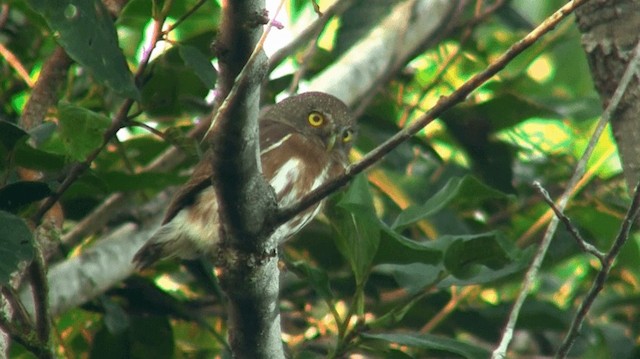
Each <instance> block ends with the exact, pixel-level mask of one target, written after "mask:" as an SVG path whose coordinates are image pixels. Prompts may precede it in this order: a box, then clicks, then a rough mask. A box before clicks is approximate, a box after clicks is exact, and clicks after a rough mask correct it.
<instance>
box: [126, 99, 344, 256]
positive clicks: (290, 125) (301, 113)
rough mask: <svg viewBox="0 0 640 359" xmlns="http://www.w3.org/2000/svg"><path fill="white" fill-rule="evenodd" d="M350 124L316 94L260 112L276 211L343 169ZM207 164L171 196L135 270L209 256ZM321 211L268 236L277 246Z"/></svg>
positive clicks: (212, 197) (339, 106) (265, 169)
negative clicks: (163, 261) (176, 259)
mask: <svg viewBox="0 0 640 359" xmlns="http://www.w3.org/2000/svg"><path fill="white" fill-rule="evenodd" d="M354 126H355V123H354V120H353V118H352V117H351V115H350V114H349V110H348V108H347V106H346V105H345V104H344V103H343V102H342V101H340V100H338V99H337V98H335V97H333V96H331V95H328V94H325V93H321V92H307V93H303V94H301V95H297V96H293V97H290V98H287V99H286V100H284V101H281V102H280V103H278V104H276V105H274V106H272V107H270V108H269V109H268V110H266V111H264V112H263V114H262V115H261V117H260V120H259V129H260V160H261V163H262V173H263V175H264V176H265V179H266V180H267V181H268V182H269V184H270V185H271V186H272V187H273V189H274V190H275V193H276V199H277V201H278V206H279V207H286V206H289V205H291V204H293V203H295V202H296V201H298V200H299V199H300V198H302V197H303V196H305V195H306V194H307V193H309V192H311V191H312V190H313V189H315V188H317V187H318V186H320V185H321V184H323V183H324V182H326V181H327V180H330V179H332V178H334V177H336V176H338V175H340V174H341V173H342V172H343V171H344V169H345V167H346V165H347V164H348V153H349V150H350V149H351V145H352V143H353V140H354ZM210 163H211V159H210V158H206V156H205V158H204V159H203V160H202V161H200V163H199V164H198V165H197V166H196V168H195V169H194V172H193V174H192V176H191V178H190V180H189V181H188V182H187V183H186V184H185V185H184V186H183V187H182V188H181V189H180V190H179V191H178V192H177V193H176V195H175V196H174V198H173V200H172V202H171V204H170V205H169V209H168V210H167V213H166V215H165V218H164V220H163V222H162V226H161V227H160V228H159V229H158V231H157V232H156V233H155V234H154V235H153V236H152V237H151V238H150V239H149V240H148V241H147V243H146V244H145V245H144V246H143V247H142V248H141V249H140V250H139V251H138V252H137V253H136V255H135V257H134V258H133V262H134V264H135V266H136V267H137V268H139V269H142V268H146V267H148V266H150V265H151V264H153V263H154V262H156V261H157V260H159V259H163V258H169V257H174V256H176V257H179V258H183V259H193V258H197V257H200V256H204V257H209V258H212V257H213V256H214V254H215V251H216V247H217V244H218V241H219V239H218V226H219V218H218V202H217V199H216V194H215V191H214V189H213V188H212V186H211V175H212V170H211V164H210ZM321 207H322V202H321V203H319V204H317V205H315V206H311V207H310V208H309V209H307V210H305V211H303V212H301V213H300V214H298V215H297V216H295V217H294V218H292V219H291V220H289V221H288V222H286V223H284V224H283V225H281V226H280V227H278V228H277V229H276V230H275V232H274V234H273V236H276V237H275V238H276V239H277V240H278V241H279V242H282V241H284V240H286V239H288V238H290V237H291V236H292V235H294V234H295V233H296V232H298V231H299V230H300V229H302V228H303V227H304V226H305V225H306V224H307V223H309V221H310V220H311V219H312V218H313V217H314V216H315V215H316V214H318V212H319V211H320V209H321Z"/></svg>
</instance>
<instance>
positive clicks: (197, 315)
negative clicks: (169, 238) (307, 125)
mask: <svg viewBox="0 0 640 359" xmlns="http://www.w3.org/2000/svg"><path fill="white" fill-rule="evenodd" d="M285 3H286V6H285V7H284V9H285V10H283V13H281V14H280V16H279V17H278V21H277V22H276V24H275V25H276V27H278V28H280V29H278V28H273V29H272V30H271V34H270V35H269V36H270V38H268V39H269V40H268V42H267V50H269V51H270V52H272V50H274V49H284V50H282V51H280V52H276V53H275V54H274V55H273V56H272V57H271V62H270V67H271V68H270V70H272V71H271V72H270V76H269V78H268V79H265V81H264V87H263V91H262V97H263V103H265V104H269V103H273V102H274V101H275V100H276V99H280V98H282V97H283V94H286V92H287V91H294V92H295V91H298V90H300V91H304V90H307V89H316V90H324V91H327V92H331V93H334V94H336V95H338V96H339V97H341V98H342V99H343V100H344V101H345V102H347V103H348V104H349V105H350V106H351V108H352V109H353V111H354V113H355V114H356V115H357V116H358V122H359V137H358V141H357V143H356V148H355V149H354V151H353V153H352V158H353V160H354V161H357V160H358V159H360V158H361V157H362V156H363V155H365V154H366V153H368V152H369V151H371V150H372V149H374V148H375V147H376V146H378V145H379V144H380V143H381V142H382V141H384V140H385V139H387V138H389V137H390V136H392V135H393V134H395V133H397V132H398V131H399V130H400V129H402V128H406V127H407V126H408V125H409V124H411V123H414V122H415V121H416V120H418V119H419V118H421V117H422V116H423V115H424V114H425V112H426V111H427V110H429V109H430V108H432V107H433V106H434V105H436V104H437V103H438V101H439V100H440V99H441V97H442V96H448V95H449V94H451V93H452V91H454V90H455V89H456V88H458V87H460V86H461V85H462V84H463V83H464V82H465V81H467V80H469V79H470V78H471V77H472V76H473V75H475V74H477V73H479V72H481V71H483V70H485V69H486V68H487V66H488V65H489V64H490V63H491V62H493V61H494V60H496V59H497V58H498V57H499V56H500V55H501V54H503V53H504V52H505V51H507V50H508V49H509V47H510V46H512V45H513V44H514V43H515V42H517V41H518V40H519V39H521V38H522V37H523V36H524V35H526V34H527V33H528V32H529V31H530V30H531V29H532V28H533V27H535V26H537V24H539V23H540V22H542V21H543V20H544V19H545V17H546V16H549V15H550V14H551V13H553V12H554V11H555V10H557V9H558V8H560V7H561V6H563V5H564V3H565V2H564V1H560V0H553V1H544V2H543V1H538V2H530V1H506V2H503V1H499V0H497V1H482V0H476V1H427V2H420V1H416V2H407V3H415V4H413V5H412V6H419V5H418V3H419V4H423V3H428V5H424V6H427V7H428V9H429V10H430V11H431V12H430V13H429V14H428V15H426V16H427V17H426V18H427V19H429V21H428V22H424V23H421V24H419V26H417V27H412V26H413V24H412V20H411V18H409V17H406V18H402V21H401V22H404V23H406V24H407V29H408V30H407V31H411V34H412V35H413V34H415V33H416V32H417V31H419V30H416V29H422V30H424V34H421V37H420V38H419V40H418V41H417V42H418V43H419V46H417V47H416V48H415V49H413V50H406V49H404V48H403V44H405V43H408V42H409V40H406V42H404V40H403V41H401V42H399V41H398V40H397V39H396V40H395V42H394V41H393V40H392V41H391V42H386V43H385V42H384V41H388V40H387V39H386V38H385V36H377V35H376V36H370V35H369V34H370V31H382V33H391V32H392V30H391V28H390V27H388V25H386V26H387V27H385V25H384V24H386V23H385V21H389V18H390V17H392V16H390V15H394V14H401V13H400V12H398V11H399V10H398V9H399V8H400V6H399V4H402V3H403V2H400V1H398V2H388V1H345V0H342V1H338V2H337V3H336V4H333V3H331V2H328V1H327V2H325V1H319V2H317V3H316V2H312V1H300V0H297V1H289V2H285ZM105 4H107V5H108V7H109V11H110V12H107V10H106V9H107V7H105V6H103V5H100V3H98V2H95V3H94V2H92V1H68V2H65V4H64V5H63V6H62V7H61V5H60V4H59V3H58V2H50V1H43V0H12V1H8V2H5V3H3V4H2V5H1V6H0V50H2V51H1V55H2V57H1V60H0V74H1V75H0V76H1V77H2V81H1V82H0V120H1V121H0V158H2V161H0V181H1V182H0V209H1V211H0V242H1V243H0V284H2V285H3V289H2V297H3V303H4V304H3V307H2V312H3V313H2V314H3V315H2V321H0V327H1V328H2V329H3V332H4V333H9V334H11V338H12V340H11V341H10V342H11V346H10V348H9V349H7V347H6V345H7V343H8V342H9V341H8V339H7V337H6V336H5V338H4V341H3V343H4V345H5V350H6V353H8V355H9V356H10V357H12V358H13V357H15V358H29V357H33V356H34V355H35V356H38V357H47V356H48V355H49V353H48V350H47V348H51V349H52V350H53V351H54V352H55V355H57V356H60V357H69V358H86V357H88V358H102V357H105V358H125V357H131V358H151V357H153V358H174V357H175V358H207V357H226V356H228V354H229V352H228V346H227V344H226V342H225V338H226V333H227V329H228V328H227V321H226V310H225V301H226V299H225V296H224V295H223V294H222V292H221V290H220V288H219V287H218V285H217V282H216V280H215V277H214V276H211V275H210V273H198V274H194V273H195V272H193V271H189V270H187V266H185V265H183V264H180V263H177V262H176V261H167V262H164V263H161V264H159V265H157V266H155V267H154V268H153V269H152V270H149V271H145V272H144V273H135V272H134V270H133V268H132V267H131V265H130V260H131V257H132V255H133V253H134V252H135V250H136V249H137V248H139V246H140V245H141V243H142V242H143V241H144V240H145V239H146V238H148V236H149V234H150V233H151V232H152V231H153V230H154V228H156V226H157V223H158V221H159V218H161V216H162V214H163V210H164V208H165V207H166V204H167V199H168V197H169V196H170V193H171V191H172V190H173V189H175V186H177V185H180V184H181V183H183V182H185V181H186V179H187V178H188V173H189V172H188V170H189V168H191V167H192V165H193V164H194V163H195V162H196V161H197V160H198V154H199V153H200V152H199V149H198V140H197V139H198V138H199V136H201V135H202V133H203V129H206V128H207V120H208V118H209V114H210V113H211V111H212V106H213V105H212V103H213V101H212V98H213V97H214V96H213V95H215V93H216V92H215V83H216V79H217V73H216V71H215V69H214V67H213V66H211V62H212V61H213V63H216V59H215V56H214V51H213V49H212V48H215V45H214V46H212V42H213V41H214V39H215V37H216V34H217V30H218V26H219V23H220V20H221V16H222V15H221V14H222V12H221V7H220V3H219V2H217V1H213V0H209V1H196V0H173V1H172V0H164V1H161V0H154V1H147V0H131V1H121V2H119V3H118V2H115V1H114V2H106V1H105ZM94 5H95V6H94ZM316 6H319V10H318V9H315V10H314V8H315V7H316ZM420 6H422V5H420ZM61 8H64V11H59V9H61ZM96 9H97V10H96ZM274 9H275V7H274ZM272 12H273V10H272ZM321 14H324V15H322V16H321ZM402 14H404V13H402ZM416 16H418V15H416ZM421 16H422V15H421ZM112 19H115V20H112ZM70 23H72V24H73V26H71V25H70ZM312 24H315V26H317V27H316V28H317V29H318V30H315V31H310V32H307V33H306V34H307V35H304V34H303V35H299V34H300V30H301V29H304V28H307V27H308V26H311V25H312ZM394 24H396V25H397V24H398V23H394ZM114 29H115V30H114ZM380 29H382V30H380ZM405 30H406V29H405ZM422 30H420V31H422ZM393 31H395V30H393ZM116 33H117V40H118V42H114V39H115V35H116ZM287 36H290V37H289V39H295V38H296V37H297V36H306V37H303V40H302V41H301V42H300V43H299V44H298V45H297V46H289V47H285V45H287V43H288V40H287ZM376 41H377V42H380V43H382V46H383V47H386V48H387V49H390V50H392V51H390V52H391V53H392V54H395V55H397V56H395V57H394V58H393V60H392V61H391V60H390V61H388V62H387V63H385V64H383V65H381V66H377V67H376V65H375V64H376V63H377V62H376V61H377V60H379V59H380V58H383V57H384V56H386V55H384V54H383V53H382V52H367V51H365V52H362V51H360V55H361V56H362V57H363V58H364V59H366V62H364V63H365V64H370V66H369V65H367V66H365V65H363V63H361V62H360V63H359V65H357V67H352V68H350V67H348V66H349V65H345V64H344V59H345V57H344V55H345V54H349V56H352V57H351V58H352V59H353V58H355V57H353V56H355V55H354V54H353V52H349V51H354V49H356V50H355V52H356V53H358V50H357V49H358V48H359V47H358V46H364V45H367V44H373V43H377V42H376ZM60 46H62V48H63V49H64V51H63V50H62V48H61V47H60ZM151 49H153V51H151ZM380 51H382V50H380ZM67 54H68V56H67ZM71 59H73V60H71ZM352 63H358V62H356V61H353V62H352ZM376 68H377V69H376ZM340 71H342V72H340ZM327 74H330V75H331V76H330V77H329V79H330V81H329V82H330V84H329V85H327V83H326V82H322V81H320V80H319V79H324V78H326V77H327V76H328V75H327ZM354 74H355V75H356V78H357V79H360V81H355V83H356V84H357V85H358V86H360V87H357V86H356V85H353V82H349V80H347V79H346V76H347V75H349V76H354ZM372 74H373V75H372ZM342 76H345V77H344V78H343V77H342ZM370 78H371V79H370ZM36 81H37V83H36ZM616 81H617V79H616ZM636 85H637V83H636ZM348 86H351V87H348ZM354 86H355V87H354ZM601 103H602V101H601V100H600V98H599V97H598V94H597V93H596V92H595V89H594V85H593V83H592V81H591V77H590V72H589V66H588V64H587V60H586V57H585V53H584V51H583V49H582V48H581V46H580V33H579V32H578V29H577V27H576V25H575V20H574V18H572V17H569V18H568V19H567V20H565V21H564V22H562V23H560V25H558V26H557V27H556V28H555V30H554V31H552V32H550V33H549V34H547V35H546V36H545V37H542V38H541V39H539V40H538V41H537V42H536V43H535V44H534V45H533V46H532V47H531V48H530V49H528V50H526V51H525V52H523V53H522V54H521V55H520V56H518V57H517V58H516V59H515V60H514V61H512V62H511V63H510V64H509V65H508V66H507V67H506V68H504V69H503V70H501V71H500V72H499V73H498V74H497V75H496V76H493V77H492V78H491V80H490V81H488V82H487V83H485V84H484V85H482V86H481V87H480V88H478V89H477V90H476V91H475V92H473V93H472V94H471V95H469V96H468V97H467V98H466V100H465V101H464V102H463V103H461V104H460V105H458V106H456V107H453V108H450V109H448V110H447V111H446V112H444V113H442V114H441V115H439V116H438V118H437V119H436V120H435V121H433V122H431V123H430V124H429V125H428V126H427V127H425V128H424V130H421V131H420V132H419V133H418V134H417V135H416V136H413V137H412V138H411V139H410V140H409V141H406V142H404V143H403V144H401V145H400V146H398V147H397V148H396V149H395V150H394V151H392V152H390V153H389V154H387V155H386V156H385V157H384V158H383V159H382V160H381V161H379V162H378V163H377V164H376V165H375V166H374V167H372V168H370V169H369V170H368V171H367V172H365V174H363V175H360V176H358V177H356V179H355V180H354V181H352V182H351V183H350V185H349V186H348V187H347V188H346V189H345V190H342V191H340V192H339V193H337V194H335V195H333V196H332V197H331V198H330V200H329V202H330V203H329V205H328V208H327V209H326V211H325V214H324V215H322V216H320V217H319V218H318V219H317V220H316V221H314V223H313V224H311V225H309V226H308V227H307V228H306V229H305V230H304V231H303V232H302V233H300V234H299V235H298V236H297V238H295V239H294V240H292V241H290V242H289V243H286V244H285V245H284V246H283V248H282V251H281V259H282V261H283V264H282V277H281V283H280V287H281V289H280V302H279V304H280V310H281V315H282V330H283V335H282V337H283V339H284V342H285V343H286V348H287V349H286V350H287V351H288V353H289V354H290V355H291V357H294V358H315V357H348V356H350V355H356V354H361V355H363V356H372V357H385V358H410V357H414V358H423V357H434V358H438V357H446V358H449V357H466V358H484V357H488V356H489V355H490V353H491V352H492V351H493V350H494V348H495V347H496V346H497V344H498V343H499V342H500V339H501V337H502V336H503V328H504V326H505V323H506V321H507V318H508V316H509V312H510V310H511V308H512V307H513V305H514V302H515V301H516V298H517V297H518V295H519V293H521V288H522V285H523V281H524V279H525V271H526V270H527V268H528V266H529V264H530V263H531V262H532V259H533V257H534V254H535V252H536V251H537V250H538V246H539V244H540V242H541V241H542V238H543V236H544V233H545V229H546V228H547V226H549V224H550V223H551V220H552V218H554V214H553V211H552V209H551V208H550V206H549V204H548V203H547V202H545V200H544V199H543V197H542V195H541V194H540V192H539V191H538V190H537V189H536V187H535V186H534V185H533V183H534V182H538V183H540V185H541V186H542V187H544V188H545V189H546V190H547V191H548V192H549V193H550V194H551V197H552V198H554V199H555V198H558V197H559V196H560V194H561V193H563V192H565V191H568V193H569V198H570V201H569V203H568V205H567V207H566V210H565V213H566V214H567V216H568V217H570V218H571V220H572V223H573V226H574V228H575V229H577V230H579V232H580V233H581V235H582V237H583V238H584V239H585V240H586V241H587V242H588V243H591V244H593V245H594V246H595V247H596V248H599V249H600V251H602V252H606V251H608V250H609V248H610V247H611V246H612V244H613V243H614V240H615V239H616V238H620V237H622V238H627V237H628V240H627V242H626V244H624V247H623V248H622V250H621V252H620V255H619V256H618V257H617V260H616V261H615V264H614V265H613V267H612V268H611V271H610V273H609V277H608V279H606V282H604V281H603V279H598V276H599V275H601V274H599V273H601V271H600V269H601V268H602V267H603V262H601V261H599V260H598V258H597V257H596V256H594V255H592V254H590V253H585V252H584V251H583V250H581V247H580V246H579V245H578V244H577V242H576V240H575V238H574V236H573V235H572V234H571V233H570V232H569V231H568V230H567V229H566V228H565V227H563V226H562V225H560V226H559V227H558V229H557V231H556V232H555V236H554V237H553V240H552V241H551V244H550V247H549V250H548V251H547V254H546V256H545V258H544V261H543V262H542V267H541V270H540V272H539V273H538V274H537V275H536V276H535V277H534V278H533V280H532V281H531V284H532V287H531V293H530V295H529V297H528V298H527V299H526V301H525V302H524V305H523V307H522V309H521V311H520V315H519V318H518V321H517V324H516V327H515V333H514V337H513V340H512V342H511V345H510V346H509V350H508V355H507V356H508V357H514V358H518V357H522V358H526V357H534V356H551V355H554V353H555V352H556V351H557V350H558V348H559V347H561V345H562V342H563V340H564V338H565V336H566V335H567V333H568V332H569V328H570V327H571V325H572V322H574V320H575V319H574V317H575V316H576V313H577V312H578V308H579V306H580V305H581V304H582V303H583V302H584V300H585V296H587V293H588V291H589V289H590V288H591V287H592V286H593V285H594V283H600V284H602V283H604V288H603V289H602V291H601V292H600V293H599V295H598V296H597V298H596V300H595V302H594V303H593V306H592V307H591V308H590V311H589V313H588V316H587V320H586V321H585V322H584V325H583V326H582V328H581V330H580V335H579V337H578V338H577V339H576V340H575V343H574V345H573V348H572V351H571V356H574V357H581V358H637V357H639V356H640V349H638V347H639V345H638V344H639V342H640V324H639V323H640V318H639V315H640V313H639V307H638V305H637V303H638V301H639V300H640V266H638V263H640V233H638V231H637V230H636V229H635V228H633V229H632V230H631V231H630V233H624V231H621V225H622V224H623V223H624V219H625V216H626V212H627V208H629V206H630V205H631V199H632V197H631V195H630V191H629V190H628V187H627V185H626V182H625V175H624V173H623V170H622V166H621V163H620V160H619V156H618V152H617V149H616V142H615V139H614V136H613V135H612V133H611V130H610V129H609V127H607V128H606V129H605V132H604V134H603V135H602V136H601V137H600V139H599V141H598V142H597V144H596V145H595V149H594V151H593V154H592V155H591V157H590V158H589V160H588V164H587V167H586V172H585V173H584V175H583V176H582V177H579V181H578V182H577V184H576V185H573V184H571V183H570V178H571V176H572V175H573V173H574V171H575V169H576V167H577V164H578V161H579V159H580V158H581V157H582V155H583V153H584V152H585V149H586V148H587V146H588V143H589V141H591V139H592V136H593V133H594V130H595V129H596V127H597V123H598V121H599V119H600V118H601V115H602V106H601ZM630 187H633V186H630ZM47 198H48V200H47ZM41 200H44V201H45V202H42V201H41ZM46 201H49V202H46ZM46 210H48V212H46V213H45V211H46ZM35 225H37V227H35ZM619 233H622V234H621V235H619ZM29 263H32V264H29ZM45 274H46V276H45ZM45 279H46V280H45ZM32 293H35V295H32ZM47 294H48V296H47ZM31 318H35V319H31ZM43 318H44V319H43ZM48 318H50V322H49V321H48Z"/></svg>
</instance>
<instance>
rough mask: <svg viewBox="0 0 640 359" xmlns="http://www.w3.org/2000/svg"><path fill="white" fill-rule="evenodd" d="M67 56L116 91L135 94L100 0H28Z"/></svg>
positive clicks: (135, 90) (111, 26) (113, 29)
mask: <svg viewBox="0 0 640 359" xmlns="http://www.w3.org/2000/svg"><path fill="white" fill-rule="evenodd" d="M27 2H28V3H29V4H30V5H31V7H32V8H33V9H34V10H35V11H36V12H37V13H38V14H40V15H41V16H42V17H44V19H45V20H46V22H47V24H48V25H49V28H50V29H51V31H52V32H53V35H54V37H55V38H56V40H57V41H58V43H59V44H60V45H62V47H64V49H65V50H66V52H67V53H68V54H69V56H70V57H71V58H72V59H74V60H75V61H77V62H78V63H79V64H81V65H82V66H84V67H86V68H88V69H89V70H90V71H91V73H92V74H93V76H94V77H95V78H96V79H97V80H98V81H100V82H101V83H103V84H104V85H106V86H107V87H109V88H110V89H111V90H113V91H115V92H116V93H118V94H120V95H122V96H125V97H130V98H138V97H139V93H138V89H137V88H136V86H135V84H134V81H133V76H132V74H131V72H130V71H129V67H128V66H127V63H126V61H125V58H124V56H123V54H122V50H120V47H119V45H118V36H117V34H116V29H115V27H114V25H113V19H112V17H111V14H109V12H108V11H107V9H106V8H105V7H104V5H103V4H102V2H101V1H100V0H28V1H27Z"/></svg>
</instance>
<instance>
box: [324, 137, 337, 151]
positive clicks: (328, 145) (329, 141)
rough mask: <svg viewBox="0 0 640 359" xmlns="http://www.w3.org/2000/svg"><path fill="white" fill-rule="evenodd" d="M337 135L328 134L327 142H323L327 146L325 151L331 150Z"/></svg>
mask: <svg viewBox="0 0 640 359" xmlns="http://www.w3.org/2000/svg"><path fill="white" fill-rule="evenodd" d="M337 137H338V135H331V136H329V138H327V142H326V143H325V145H326V146H327V152H331V150H333V146H335V145H336V138H337Z"/></svg>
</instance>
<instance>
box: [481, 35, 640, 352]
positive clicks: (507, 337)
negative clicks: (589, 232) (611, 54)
mask: <svg viewBox="0 0 640 359" xmlns="http://www.w3.org/2000/svg"><path fill="white" fill-rule="evenodd" d="M639 61H640V42H639V43H638V45H637V46H636V48H635V49H634V55H633V59H632V60H631V61H630V62H629V65H628V66H627V69H626V71H625V73H624V75H623V76H622V78H621V79H620V83H619V84H618V87H617V88H616V91H615V93H614V94H613V96H612V97H611V101H610V102H609V105H608V106H607V108H606V109H605V110H604V112H603V113H602V117H601V118H600V121H599V122H598V124H597V126H596V129H595V131H594V133H593V135H592V136H591V139H590V140H589V144H588V145H587V148H586V149H585V151H584V153H583V155H582V157H581V158H580V160H579V161H578V164H577V165H576V169H575V170H574V173H573V175H572V176H571V179H570V180H569V183H568V184H567V188H566V190H565V191H564V193H563V194H562V196H560V199H559V200H558V208H559V209H560V210H563V209H564V208H565V207H566V205H567V202H568V201H569V198H570V197H571V194H572V193H574V189H575V187H576V186H577V185H578V183H579V182H580V180H581V178H582V176H583V175H584V172H585V169H586V166H587V162H588V161H589V158H590V157H591V154H593V151H594V150H595V147H596V143H597V142H598V139H599V138H600V135H602V132H604V130H605V128H606V125H607V123H609V120H610V119H611V117H612V116H613V114H614V113H615V111H616V109H617V108H618V104H619V103H620V100H621V99H622V95H623V94H624V93H625V91H626V89H627V87H628V86H629V83H630V81H631V79H632V78H633V75H634V74H635V72H636V68H637V66H638V62H639ZM557 227H558V218H557V217H554V218H553V219H552V220H551V222H550V223H549V226H548V227H547V231H546V232H545V234H544V237H543V239H542V243H541V244H540V248H539V249H538V252H537V253H536V256H535V257H534V259H533V262H532V263H531V266H530V267H529V269H528V270H527V274H526V277H525V281H524V283H523V284H522V288H521V290H520V293H519V294H518V297H517V298H516V301H515V303H514V305H513V308H512V309H511V313H510V314H509V319H508V321H507V324H506V326H505V329H504V332H503V335H502V339H501V341H500V344H499V345H498V347H497V348H496V349H495V350H494V352H493V354H492V358H504V357H505V355H506V351H507V347H508V345H509V342H510V341H511V338H512V336H513V330H514V327H515V324H516V321H517V319H518V315H519V313H520V309H521V308H522V305H523V304H524V301H525V299H526V298H527V296H528V294H529V292H530V290H531V288H532V287H533V281H534V280H535V278H536V277H537V274H538V271H539V270H540V266H541V265H542V260H543V259H544V256H545V254H546V252H547V249H548V248H549V245H550V244H551V239H552V238H553V236H554V234H555V231H556V229H557ZM571 344H572V343H571ZM571 344H568V346H569V347H570V346H571ZM563 347H564V345H563ZM567 350H568V348H567Z"/></svg>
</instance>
